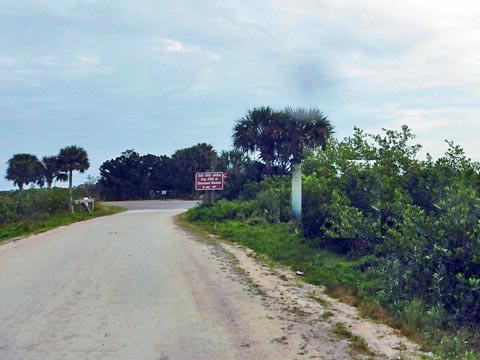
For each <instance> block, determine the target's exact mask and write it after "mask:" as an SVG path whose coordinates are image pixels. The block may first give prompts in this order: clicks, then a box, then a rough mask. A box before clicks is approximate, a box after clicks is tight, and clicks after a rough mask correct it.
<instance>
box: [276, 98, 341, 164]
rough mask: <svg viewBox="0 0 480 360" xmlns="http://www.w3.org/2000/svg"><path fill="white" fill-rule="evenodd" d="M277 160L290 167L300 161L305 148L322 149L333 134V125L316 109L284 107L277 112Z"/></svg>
mask: <svg viewBox="0 0 480 360" xmlns="http://www.w3.org/2000/svg"><path fill="white" fill-rule="evenodd" d="M276 116H277V121H276V126H278V127H279V129H278V130H277V132H278V133H279V134H280V135H279V136H278V137H277V151H278V160H279V161H280V162H281V163H282V165H283V167H287V168H290V167H291V166H292V165H295V164H298V163H300V162H301V161H302V158H303V153H304V150H305V149H312V150H316V149H318V148H321V149H324V148H325V146H326V144H327V141H328V139H329V138H330V137H331V135H332V134H333V126H332V124H331V122H330V120H328V118H327V117H326V116H325V115H323V113H322V112H321V111H320V110H318V109H304V108H297V109H293V108H289V107H287V108H285V109H284V110H283V111H282V112H280V113H277V115H276Z"/></svg>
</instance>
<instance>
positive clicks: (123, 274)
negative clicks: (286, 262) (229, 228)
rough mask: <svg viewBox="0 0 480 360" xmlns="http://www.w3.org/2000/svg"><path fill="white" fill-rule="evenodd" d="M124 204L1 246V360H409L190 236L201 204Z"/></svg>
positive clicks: (394, 342)
mask: <svg viewBox="0 0 480 360" xmlns="http://www.w3.org/2000/svg"><path fill="white" fill-rule="evenodd" d="M122 204H123V205H124V206H127V207H129V208H130V209H133V210H130V211H127V212H125V213H121V214H117V215H113V216H109V217H104V218H96V219H92V220H90V221H85V222H81V223H76V224H74V225H71V226H68V227H62V228H58V229H55V230H52V231H49V232H47V233H43V234H40V235H36V236H32V237H29V238H26V239H23V240H19V241H16V242H11V243H8V244H6V245H3V246H0V288H1V289H2V290H1V292H0V324H1V326H0V359H9V360H12V359H22V360H23V359H152V360H158V359H163V360H165V359H303V358H305V359H307V358H323V359H349V358H356V359H362V358H372V357H373V358H392V359H393V358H399V357H400V356H402V358H410V357H414V355H413V352H414V350H415V346H413V345H412V344H411V343H409V342H408V341H407V340H406V339H404V338H400V337H398V336H397V335H395V334H394V332H393V331H392V330H391V329H389V328H388V327H386V326H383V325H377V324H373V323H371V322H368V321H365V320H360V319H359V317H358V316H357V314H356V313H355V310H354V309H353V308H350V307H348V306H346V305H344V304H339V303H336V302H335V301H334V300H331V299H327V298H326V296H325V295H323V294H322V292H321V289H319V288H315V287H313V286H310V285H307V284H302V283H301V282H300V281H299V280H298V278H296V276H295V274H293V273H291V272H290V271H288V270H286V269H283V270H280V269H274V268H272V267H271V266H267V265H265V264H261V263H259V260H255V257H254V256H253V255H252V253H251V252H249V251H247V250H245V249H243V248H240V247H238V246H234V245H228V244H223V243H221V242H219V241H216V240H210V241H209V240H205V239H204V240H201V239H200V238H197V237H195V236H193V235H189V234H187V233H186V232H185V231H184V230H182V229H181V228H180V227H178V226H177V225H176V224H175V220H174V217H175V215H177V214H179V213H181V212H183V211H184V210H185V209H186V208H189V207H192V206H194V205H195V203H194V202H180V201H163V202H162V201H158V202H152V201H145V202H131V203H128V202H127V203H122Z"/></svg>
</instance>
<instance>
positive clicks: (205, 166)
mask: <svg viewBox="0 0 480 360" xmlns="http://www.w3.org/2000/svg"><path fill="white" fill-rule="evenodd" d="M217 162H218V156H217V153H216V151H215V150H214V149H213V147H212V145H209V144H205V143H202V144H197V145H195V146H192V147H189V148H186V149H180V150H177V151H176V152H175V154H173V156H172V165H173V169H174V171H173V174H172V184H173V185H174V187H175V190H176V191H177V192H178V194H179V195H182V196H185V195H189V194H192V193H193V191H194V187H195V173H196V172H201V171H209V170H215V167H216V165H217Z"/></svg>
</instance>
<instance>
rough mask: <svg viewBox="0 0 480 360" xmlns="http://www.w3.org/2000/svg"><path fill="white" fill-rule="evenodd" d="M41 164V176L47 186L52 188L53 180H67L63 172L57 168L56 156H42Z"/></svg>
mask: <svg viewBox="0 0 480 360" xmlns="http://www.w3.org/2000/svg"><path fill="white" fill-rule="evenodd" d="M42 165H43V176H44V177H45V181H46V182H47V187H48V188H49V189H51V188H52V183H53V181H54V180H58V181H67V180H68V176H67V174H65V173H64V172H61V171H60V169H59V163H58V157H57V156H44V157H43V158H42Z"/></svg>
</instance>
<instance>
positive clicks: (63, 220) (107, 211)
mask: <svg viewBox="0 0 480 360" xmlns="http://www.w3.org/2000/svg"><path fill="white" fill-rule="evenodd" d="M122 211H124V209H121V208H118V207H113V206H97V207H96V208H95V211H94V212H93V213H87V212H84V211H78V212H76V213H75V214H71V213H69V212H66V213H59V214H55V215H52V216H50V217H47V218H45V219H43V220H38V221H32V220H23V221H20V222H18V223H10V224H7V225H2V226H0V243H2V242H4V241H6V240H9V239H13V238H16V237H20V236H25V235H31V234H38V233H41V232H45V231H47V230H50V229H53V228H56V227H59V226H65V225H69V224H72V223H75V222H78V221H83V220H89V219H93V218H96V217H100V216H106V215H113V214H117V213H119V212H122Z"/></svg>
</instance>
